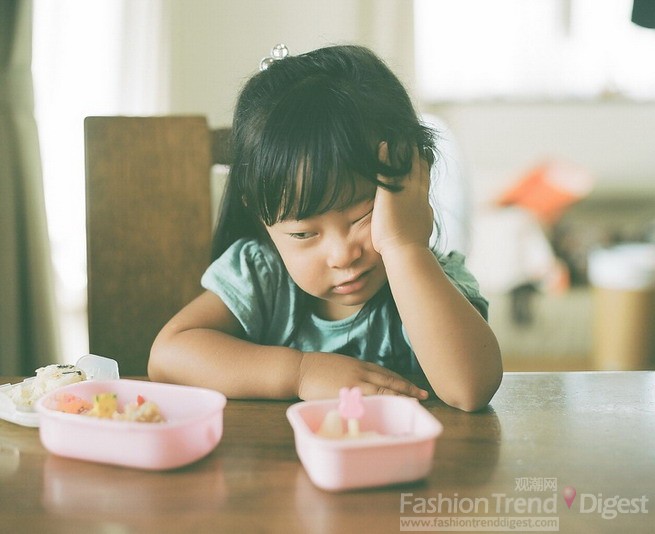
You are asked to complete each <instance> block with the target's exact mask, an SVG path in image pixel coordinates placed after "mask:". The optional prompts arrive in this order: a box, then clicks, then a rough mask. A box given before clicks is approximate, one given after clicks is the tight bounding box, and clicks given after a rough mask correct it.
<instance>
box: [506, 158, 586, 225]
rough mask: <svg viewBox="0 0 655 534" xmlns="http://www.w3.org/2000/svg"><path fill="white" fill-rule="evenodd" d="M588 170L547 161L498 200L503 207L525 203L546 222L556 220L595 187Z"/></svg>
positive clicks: (523, 206) (525, 206) (529, 209)
mask: <svg viewBox="0 0 655 534" xmlns="http://www.w3.org/2000/svg"><path fill="white" fill-rule="evenodd" d="M593 184H594V178H593V176H592V175H591V174H590V173H589V172H587V171H586V170H585V169H583V168H581V167H579V166H576V165H573V164H570V163H564V162H559V161H556V162H546V163H542V164H541V165H538V166H537V167H535V168H534V169H532V170H530V171H529V172H528V173H527V174H526V175H525V176H524V177H523V178H522V179H520V180H519V182H518V183H517V184H516V185H514V186H513V187H511V188H510V189H509V190H507V191H506V192H505V193H504V194H503V195H501V197H500V198H498V200H497V201H496V202H497V204H498V205H500V206H521V207H522V208H525V209H527V210H528V211H530V212H532V213H533V214H534V215H535V216H536V217H537V218H538V219H539V220H540V221H541V222H542V223H547V224H550V223H553V222H555V221H556V220H557V219H558V218H559V217H560V216H561V214H562V213H563V212H564V210H565V209H566V208H567V207H568V206H570V205H571V204H573V203H575V202H577V201H578V200H580V199H582V198H584V197H585V196H587V195H588V194H589V192H590V191H591V189H592V188H593Z"/></svg>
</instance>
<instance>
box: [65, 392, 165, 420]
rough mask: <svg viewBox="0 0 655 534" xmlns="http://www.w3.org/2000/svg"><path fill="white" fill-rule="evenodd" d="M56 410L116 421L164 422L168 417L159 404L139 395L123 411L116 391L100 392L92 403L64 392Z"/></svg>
mask: <svg viewBox="0 0 655 534" xmlns="http://www.w3.org/2000/svg"><path fill="white" fill-rule="evenodd" d="M55 409H56V410H59V411H60V412H66V413H73V414H80V415H87V416H91V417H98V418H100V419H113V420H116V421H136V422H140V423H163V422H164V421H165V420H166V419H165V418H164V417H163V415H162V414H161V412H160V410H159V406H157V404H155V403H154V402H152V401H148V400H146V399H145V398H144V397H143V396H141V395H138V396H137V398H136V400H135V401H133V402H130V403H128V404H126V405H125V406H124V408H123V410H122V411H121V409H120V407H119V405H118V396H117V395H116V394H115V393H111V392H109V393H98V394H97V395H94V397H93V403H90V402H88V401H86V400H84V399H82V398H80V397H78V396H76V395H71V394H69V393H64V394H62V395H61V396H59V397H58V398H57V404H56V408H55Z"/></svg>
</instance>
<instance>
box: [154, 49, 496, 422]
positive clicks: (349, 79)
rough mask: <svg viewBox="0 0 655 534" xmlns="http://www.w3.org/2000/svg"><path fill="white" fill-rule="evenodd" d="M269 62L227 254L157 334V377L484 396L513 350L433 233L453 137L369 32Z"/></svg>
mask: <svg viewBox="0 0 655 534" xmlns="http://www.w3.org/2000/svg"><path fill="white" fill-rule="evenodd" d="M278 51H279V50H278ZM265 63H267V65H268V68H266V69H265V70H262V71H261V72H259V73H258V74H257V75H255V76H254V77H253V78H251V79H250V80H249V81H248V83H247V84H246V85H245V87H244V89H243V90H242V92H241V94H240V97H239V100H238V102H237V107H236V110H235V115H234V124H233V156H234V161H233V164H232V166H231V170H230V174H229V177H228V184H227V188H226V192H225V196H224V199H223V203H222V208H221V212H220V219H219V224H218V227H217V232H216V236H215V243H214V254H215V257H216V258H218V259H216V260H215V261H214V263H212V264H211V266H210V267H209V268H208V269H207V271H206V272H205V274H204V276H203V277H202V285H203V287H204V288H205V289H206V291H205V292H204V293H203V294H201V295H200V296H199V297H198V298H196V299H195V300H194V301H192V302H191V303H190V304H188V305H187V306H186V307H185V308H183V309H182V310H181V311H180V312H179V313H178V314H177V315H175V316H174V317H173V318H172V319H171V320H170V322H169V323H168V324H167V325H166V326H165V327H164V328H163V329H162V331H161V332H160V334H159V335H158V337H157V339H156V340H155V342H154V345H153V347H152V351H151V356H150V361H149V364H148V372H149V375H150V378H151V379H153V380H157V381H169V382H177V383H183V384H191V385H198V386H205V387H209V388H215V389H217V390H219V391H221V392H223V393H224V394H225V395H227V396H228V397H231V398H239V397H249V398H274V399H275V398H280V399H281V398H298V397H299V398H301V399H316V398H323V397H335V396H338V392H339V389H340V388H341V387H343V386H348V387H353V386H359V387H360V388H361V389H362V391H363V393H364V394H378V393H384V394H393V395H408V396H411V397H416V398H418V399H425V398H427V397H428V392H427V391H426V389H421V388H420V387H418V386H417V385H415V384H414V383H413V382H412V381H410V378H411V377H414V376H415V375H418V376H423V377H424V378H425V379H427V380H426V382H427V386H426V387H428V386H429V388H432V389H433V390H434V392H435V393H436V395H437V396H439V397H440V398H441V399H442V400H443V401H445V402H446V403H448V404H450V405H452V406H455V407H458V408H461V409H463V410H476V409H479V408H481V407H484V406H485V405H487V403H488V402H489V400H490V399H491V397H492V396H493V394H494V393H495V392H496V390H497V388H498V386H499V384H500V381H501V377H502V365H501V358H500V351H499V348H498V343H497V341H496V338H495V336H494V334H493V333H492V331H491V329H490V328H489V326H488V324H487V322H486V320H485V317H486V313H487V302H486V300H485V299H483V298H482V297H481V296H480V294H479V293H478V289H477V283H476V281H475V280H474V279H473V277H472V276H471V274H470V273H468V272H467V270H466V269H465V267H464V263H463V257H462V256H461V254H458V253H451V254H450V255H448V256H447V257H440V255H439V254H438V253H437V252H436V251H435V250H432V249H431V248H430V246H429V242H430V236H431V233H432V230H433V224H434V217H433V212H432V209H431V207H430V204H429V202H428V194H429V191H428V190H429V182H430V178H429V176H430V166H431V165H432V163H433V161H434V158H435V154H436V150H435V147H434V141H433V136H432V132H431V130H429V129H428V128H427V127H424V126H422V125H421V123H420V122H419V120H418V118H417V115H416V112H415V111H414V109H413V106H412V104H411V102H410V99H409V97H408V95H407V93H406V91H405V89H404V88H403V87H402V85H401V83H400V82H399V80H398V79H397V78H396V77H395V76H394V75H393V74H392V73H391V71H390V70H389V69H388V68H387V67H386V65H385V64H384V63H383V62H382V61H381V60H380V59H378V58H377V57H376V56H375V55H374V54H373V53H372V52H370V51H369V50H367V49H365V48H361V47H356V46H333V47H328V48H323V49H319V50H315V51H313V52H309V53H306V54H302V55H299V56H293V57H292V56H290V57H286V58H284V59H279V60H270V61H268V62H265Z"/></svg>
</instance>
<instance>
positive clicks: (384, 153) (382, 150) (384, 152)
mask: <svg viewBox="0 0 655 534" xmlns="http://www.w3.org/2000/svg"><path fill="white" fill-rule="evenodd" d="M378 159H379V160H380V161H381V162H382V163H384V164H385V165H390V162H389V145H388V144H387V142H386V141H380V144H379V145H378Z"/></svg>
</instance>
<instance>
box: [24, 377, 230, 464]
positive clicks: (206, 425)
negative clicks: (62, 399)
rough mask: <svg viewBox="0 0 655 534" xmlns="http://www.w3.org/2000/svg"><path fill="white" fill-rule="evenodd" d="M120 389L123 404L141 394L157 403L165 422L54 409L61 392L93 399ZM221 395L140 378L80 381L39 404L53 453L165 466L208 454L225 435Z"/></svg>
mask: <svg viewBox="0 0 655 534" xmlns="http://www.w3.org/2000/svg"><path fill="white" fill-rule="evenodd" d="M100 393H116V394H117V397H118V404H119V408H121V409H122V406H123V405H124V404H126V403H128V402H132V401H134V400H136V398H137V396H138V395H142V396H143V397H144V398H145V399H147V400H149V401H153V402H155V403H156V404H157V405H158V406H159V409H160V411H161V413H162V415H163V416H164V418H165V419H166V421H165V422H161V423H143V422H133V421H114V420H111V419H100V418H97V417H92V416H88V415H77V414H70V413H64V412H61V411H58V410H56V409H55V407H56V403H57V399H58V397H59V396H60V395H68V394H72V395H75V396H77V397H81V398H82V399H85V400H87V401H89V402H92V401H93V397H94V395H97V394H100ZM225 404H226V398H225V396H224V395H223V394H221V393H219V392H217V391H213V390H209V389H204V388H197V387H190V386H180V385H173V384H162V383H158V382H147V381H142V380H126V379H120V380H102V381H86V382H78V383H76V384H71V385H69V386H65V387H62V388H59V389H57V390H55V391H52V392H51V393H49V394H47V395H45V396H44V397H42V398H41V399H39V401H38V402H37V404H36V409H37V411H38V412H39V413H40V427H39V434H40V437H41V442H42V443H43V446H44V447H45V448H46V449H47V450H48V451H50V452H51V453H53V454H56V455H59V456H64V457H68V458H76V459H79V460H87V461H93V462H100V463H106V464H114V465H121V466H126V467H136V468H140V469H149V470H163V469H173V468H176V467H181V466H183V465H186V464H189V463H192V462H194V461H196V460H199V459H200V458H202V457H204V456H206V455H207V454H209V453H210V452H211V451H212V450H213V449H214V448H215V447H216V446H217V445H218V443H219V441H220V439H221V437H222V434H223V408H224V407H225Z"/></svg>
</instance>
